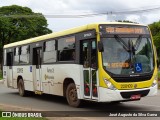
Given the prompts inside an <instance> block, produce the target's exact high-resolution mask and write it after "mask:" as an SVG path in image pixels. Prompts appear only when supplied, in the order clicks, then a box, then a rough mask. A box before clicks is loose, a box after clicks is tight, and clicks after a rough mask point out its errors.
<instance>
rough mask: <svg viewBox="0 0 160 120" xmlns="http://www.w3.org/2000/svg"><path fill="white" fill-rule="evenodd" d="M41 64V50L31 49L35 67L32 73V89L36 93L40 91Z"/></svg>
mask: <svg viewBox="0 0 160 120" xmlns="http://www.w3.org/2000/svg"><path fill="white" fill-rule="evenodd" d="M41 62H42V48H41V47H39V48H33V64H34V65H35V66H36V69H35V72H34V76H35V77H34V80H35V81H34V83H35V84H34V85H35V86H34V87H35V90H36V91H42V70H41Z"/></svg>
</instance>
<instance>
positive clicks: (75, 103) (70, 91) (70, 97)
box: [66, 83, 81, 107]
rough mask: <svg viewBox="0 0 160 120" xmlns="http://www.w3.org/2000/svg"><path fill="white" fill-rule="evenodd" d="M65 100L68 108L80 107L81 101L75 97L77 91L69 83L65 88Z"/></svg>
mask: <svg viewBox="0 0 160 120" xmlns="http://www.w3.org/2000/svg"><path fill="white" fill-rule="evenodd" d="M66 98H67V102H68V104H69V105H70V106H72V107H79V106H80V103H81V100H79V99H78V97H77V90H76V86H75V84H74V83H70V84H69V85H68V86H67V90H66Z"/></svg>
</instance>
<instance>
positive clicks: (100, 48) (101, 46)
mask: <svg viewBox="0 0 160 120" xmlns="http://www.w3.org/2000/svg"><path fill="white" fill-rule="evenodd" d="M98 50H99V52H103V51H104V48H103V43H102V41H98Z"/></svg>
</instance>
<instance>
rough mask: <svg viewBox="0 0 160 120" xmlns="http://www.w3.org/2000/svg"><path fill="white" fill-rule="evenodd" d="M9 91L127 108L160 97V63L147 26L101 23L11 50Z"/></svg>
mask: <svg viewBox="0 0 160 120" xmlns="http://www.w3.org/2000/svg"><path fill="white" fill-rule="evenodd" d="M3 58H4V60H3V61H4V62H3V78H4V84H5V86H7V87H9V88H14V89H18V91H19V95H20V96H25V95H27V94H28V93H29V92H31V91H32V92H34V93H35V94H40V95H41V94H51V95H58V96H64V97H66V100H67V102H68V104H69V105H70V106H73V107H78V106H79V105H80V104H81V101H83V100H88V101H95V102H125V101H136V100H140V99H141V98H142V97H145V96H154V95H156V94H157V63H156V55H155V49H154V44H153V39H152V36H151V32H150V30H149V28H148V26H145V25H140V24H134V23H120V22H103V23H101V22H99V23H91V24H88V25H84V26H79V27H76V28H72V29H68V30H64V31H60V32H54V33H51V34H47V35H43V36H39V37H35V38H30V39H27V40H23V41H19V42H15V43H11V44H7V45H5V46H4V48H3Z"/></svg>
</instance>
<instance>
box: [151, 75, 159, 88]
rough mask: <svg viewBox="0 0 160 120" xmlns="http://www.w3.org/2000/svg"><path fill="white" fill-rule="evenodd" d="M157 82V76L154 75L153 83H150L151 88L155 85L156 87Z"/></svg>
mask: <svg viewBox="0 0 160 120" xmlns="http://www.w3.org/2000/svg"><path fill="white" fill-rule="evenodd" d="M157 80H158V76H157V75H156V76H155V77H154V80H153V83H152V87H154V86H155V85H157Z"/></svg>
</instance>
